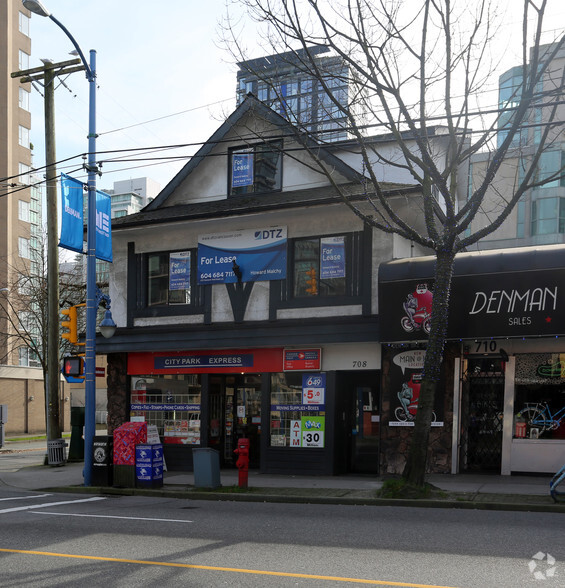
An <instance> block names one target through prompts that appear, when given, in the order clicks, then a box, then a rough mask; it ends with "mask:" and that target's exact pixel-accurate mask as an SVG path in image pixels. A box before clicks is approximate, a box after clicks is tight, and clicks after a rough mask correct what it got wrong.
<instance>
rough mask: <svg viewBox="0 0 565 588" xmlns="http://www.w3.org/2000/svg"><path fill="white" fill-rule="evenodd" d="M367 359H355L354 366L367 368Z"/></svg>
mask: <svg viewBox="0 0 565 588" xmlns="http://www.w3.org/2000/svg"><path fill="white" fill-rule="evenodd" d="M367 363H368V362H367V360H365V361H363V360H356V359H354V360H353V367H354V368H366V367H367Z"/></svg>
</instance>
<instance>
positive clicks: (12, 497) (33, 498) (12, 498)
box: [0, 494, 53, 502]
mask: <svg viewBox="0 0 565 588" xmlns="http://www.w3.org/2000/svg"><path fill="white" fill-rule="evenodd" d="M46 496H53V494H29V495H28V496H10V498H0V502H3V501H4V500H35V499H36V498H45V497H46Z"/></svg>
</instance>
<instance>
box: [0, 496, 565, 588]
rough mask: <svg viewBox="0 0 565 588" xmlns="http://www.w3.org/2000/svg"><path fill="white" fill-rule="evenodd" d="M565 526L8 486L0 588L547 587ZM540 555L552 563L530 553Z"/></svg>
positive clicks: (0, 512)
mask: <svg viewBox="0 0 565 588" xmlns="http://www.w3.org/2000/svg"><path fill="white" fill-rule="evenodd" d="M564 531H565V515H561V514H550V513H510V512H494V511H493V512H489V511H467V510H445V509H437V510H436V509H415V508H414V509H413V508H393V507H354V506H320V505H300V504H296V505H294V504H264V503H259V504H257V503H241V502H237V503H236V502H207V501H206V502H204V501H202V502H201V501H190V500H178V499H165V498H148V497H125V496H112V497H101V496H85V495H84V494H81V495H78V494H76V495H75V494H51V495H48V494H45V493H37V492H25V491H18V490H16V489H9V488H6V487H4V488H2V487H0V586H10V587H14V586H26V587H30V588H31V587H40V586H41V587H45V586H58V587H63V586H69V587H70V586H73V587H76V586H88V587H89V588H91V587H98V586H100V587H105V588H108V587H109V586H120V587H129V586H135V587H139V586H144V587H145V586H160V587H165V586H175V587H176V586H197V587H199V586H202V587H204V586H206V587H210V586H230V587H235V586H242V587H256V586H257V587H259V586H281V587H286V586H328V587H331V586H354V585H359V584H364V585H381V586H393V585H394V586H435V587H437V586H442V587H443V586H452V587H455V586H457V587H477V588H479V587H480V588H485V587H489V586H493V587H494V586H496V587H497V588H500V587H502V588H504V587H512V588H515V587H517V586H527V585H536V584H537V585H539V583H538V581H537V580H535V578H534V573H535V572H538V573H543V574H544V576H546V579H545V580H544V582H543V585H544V586H547V587H551V586H556V587H557V586H562V585H563V576H565V542H564V541H563V536H564ZM538 553H540V554H544V559H543V560H542V559H532V558H533V556H534V555H536V554H538ZM548 553H549V554H550V556H551V557H553V558H555V560H556V561H555V564H552V565H548V560H547V556H546V554H548ZM538 557H540V556H538ZM532 561H533V562H534V563H535V564H536V567H535V569H534V570H533V572H532V571H530V567H529V566H530V565H531V564H530V562H532ZM549 561H550V564H551V561H552V560H551V559H550V560H549ZM552 570H553V571H552ZM548 572H549V577H547V576H548ZM551 574H555V575H551Z"/></svg>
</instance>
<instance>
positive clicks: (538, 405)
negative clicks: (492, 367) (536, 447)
mask: <svg viewBox="0 0 565 588" xmlns="http://www.w3.org/2000/svg"><path fill="white" fill-rule="evenodd" d="M515 382H516V387H515V397H514V432H513V433H514V438H515V439H521V438H527V439H565V353H532V354H527V355H526V354H524V355H517V356H516V380H515Z"/></svg>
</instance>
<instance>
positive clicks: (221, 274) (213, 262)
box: [198, 227, 287, 284]
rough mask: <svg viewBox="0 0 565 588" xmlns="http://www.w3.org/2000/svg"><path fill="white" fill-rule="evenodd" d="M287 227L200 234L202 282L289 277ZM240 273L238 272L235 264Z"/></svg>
mask: <svg viewBox="0 0 565 588" xmlns="http://www.w3.org/2000/svg"><path fill="white" fill-rule="evenodd" d="M286 244H287V230H286V227H263V228H258V229H244V230H240V231H232V232H229V233H215V234H212V235H201V236H200V237H198V283H199V284H226V283H233V282H237V281H238V280H240V281H242V282H255V281H268V280H283V279H285V278H286ZM236 266H237V270H238V271H239V272H240V275H239V276H238V275H236V272H235V271H234V268H235V267H236Z"/></svg>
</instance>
